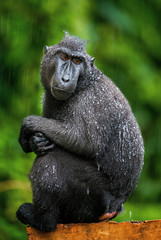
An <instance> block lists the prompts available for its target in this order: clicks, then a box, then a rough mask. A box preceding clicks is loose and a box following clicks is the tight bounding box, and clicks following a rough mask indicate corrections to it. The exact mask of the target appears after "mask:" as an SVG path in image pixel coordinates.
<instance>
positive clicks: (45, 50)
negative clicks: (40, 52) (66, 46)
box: [44, 46, 49, 54]
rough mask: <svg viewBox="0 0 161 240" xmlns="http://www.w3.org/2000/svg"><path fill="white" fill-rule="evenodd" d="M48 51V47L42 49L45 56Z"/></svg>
mask: <svg viewBox="0 0 161 240" xmlns="http://www.w3.org/2000/svg"><path fill="white" fill-rule="evenodd" d="M48 50H49V47H48V46H45V47H44V54H46V53H47V52H48Z"/></svg>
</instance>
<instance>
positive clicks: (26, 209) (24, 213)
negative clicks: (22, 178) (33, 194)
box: [16, 203, 57, 232]
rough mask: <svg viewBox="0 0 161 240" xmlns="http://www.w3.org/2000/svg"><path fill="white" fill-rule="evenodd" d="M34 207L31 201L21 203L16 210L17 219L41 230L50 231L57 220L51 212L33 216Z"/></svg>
mask: <svg viewBox="0 0 161 240" xmlns="http://www.w3.org/2000/svg"><path fill="white" fill-rule="evenodd" d="M33 210H34V208H33V205H32V204H31V203H24V204H22V205H21V206H20V207H19V209H18V210H17V212H16V216H17V218H18V220H19V221H21V222H22V223H23V224H25V225H30V226H31V227H34V228H36V229H37V230H40V231H43V232H51V231H53V230H54V229H55V228H56V225H57V220H56V219H55V218H54V216H53V214H52V215H51V213H44V214H43V215H38V217H37V218H35V215H34V211H33Z"/></svg>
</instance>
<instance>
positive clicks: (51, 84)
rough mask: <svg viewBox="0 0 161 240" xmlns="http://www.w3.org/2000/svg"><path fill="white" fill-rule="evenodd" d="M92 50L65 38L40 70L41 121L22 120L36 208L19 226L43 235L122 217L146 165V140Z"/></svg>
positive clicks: (23, 213)
mask: <svg viewBox="0 0 161 240" xmlns="http://www.w3.org/2000/svg"><path fill="white" fill-rule="evenodd" d="M85 45H86V42H85V41H83V40H81V39H80V38H78V37H75V36H70V35H69V34H66V35H65V37H64V39H63V40H62V41H61V42H60V43H59V44H57V45H54V46H51V47H46V48H45V54H44V57H43V60H42V63H41V82H42V85H43V87H44V100H43V117H39V116H28V117H26V118H25V119H24V121H23V123H22V127H21V131H20V137H19V142H20V144H21V146H22V149H23V150H24V152H26V153H27V152H35V153H36V154H37V157H36V159H35V161H34V164H33V167H32V169H31V171H30V173H29V179H30V181H31V185H32V191H33V203H32V204H31V203H24V204H22V205H21V206H20V207H19V209H18V211H17V217H18V219H19V220H20V221H21V222H22V223H24V224H29V225H31V226H32V227H34V228H36V229H38V230H41V231H45V232H48V231H52V230H54V229H55V228H56V225H57V223H78V222H86V223H90V222H97V221H100V220H105V219H106V220H110V219H112V218H114V217H116V216H117V215H118V214H119V213H120V212H121V211H122V209H123V204H124V203H125V201H126V200H127V198H128V197H129V195H130V194H131V193H132V192H133V190H134V188H135V186H136V184H137V182H138V179H139V175H140V172H141V169H142V165H143V155H144V147H143V139H142V136H141V132H140V129H139V126H138V124H137V122H136V120H135V117H134V116H133V113H132V111H131V108H130V106H129V103H128V101H127V100H126V98H125V97H124V96H123V94H122V93H121V92H120V90H119V89H118V88H117V87H116V86H115V85H114V83H113V82H112V81H111V80H110V79H109V78H108V77H106V76H105V75H104V74H103V73H102V72H101V71H100V70H99V69H97V68H96V67H95V65H94V58H92V57H90V56H89V55H88V54H87V53H86V50H85Z"/></svg>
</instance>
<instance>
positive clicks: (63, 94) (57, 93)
mask: <svg viewBox="0 0 161 240" xmlns="http://www.w3.org/2000/svg"><path fill="white" fill-rule="evenodd" d="M51 92H52V95H53V97H54V98H56V99H57V100H66V99H68V98H69V97H70V96H71V95H72V93H73V91H67V90H64V89H62V88H58V87H52V88H51Z"/></svg>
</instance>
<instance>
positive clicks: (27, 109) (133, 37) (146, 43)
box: [0, 0, 161, 240]
mask: <svg viewBox="0 0 161 240" xmlns="http://www.w3.org/2000/svg"><path fill="white" fill-rule="evenodd" d="M160 24H161V0H130V1H124V0H117V1H114V0H113V1H112V0H109V1H108V0H88V1H87V0H77V1H74V0H60V1H59V0H53V1H52V0H46V1H45V0H44V1H40V0H25V1H21V0H17V1H12V0H4V1H3V0H1V1H0V239H1V240H3V239H4V240H8V239H9V240H10V239H13V240H19V239H21V240H22V239H27V236H26V232H25V226H23V225H22V224H20V223H19V222H18V221H17V219H16V217H15V212H16V210H17V208H18V207H19V205H20V204H22V203H23V202H26V201H31V199H32V195H31V190H30V185H29V182H28V180H27V177H26V175H27V173H28V172H29V169H30V168H31V166H32V163H33V159H34V154H25V153H23V151H22V149H21V147H20V145H19V144H18V135H19V130H20V126H21V122H22V120H23V118H24V117H25V116H27V115H30V114H37V115H40V114H41V103H40V102H41V94H42V88H41V85H40V80H39V79H40V77H39V70H40V61H41V58H42V56H43V48H44V46H45V45H53V44H56V43H58V42H59V41H60V40H61V39H62V37H63V35H64V33H63V31H64V30H66V31H69V33H70V34H72V35H78V36H80V37H81V38H83V39H88V40H89V43H88V45H87V51H88V53H89V54H90V55H91V56H95V58H96V66H97V67H99V68H100V69H101V70H102V71H103V72H104V73H105V74H106V75H108V76H109V77H110V78H112V79H113V81H114V82H115V83H116V85H117V86H118V87H119V88H120V89H121V90H122V92H123V93H124V94H125V96H126V97H127V98H128V100H129V102H130V104H131V106H132V109H133V112H134V114H135V116H136V118H137V120H138V122H139V125H140V127H141V130H142V133H143V137H144V142H145V164H144V168H143V171H142V174H141V178H140V180H139V184H138V187H137V188H136V190H135V191H134V193H133V195H132V196H131V198H130V199H129V200H128V202H127V203H126V204H125V206H124V207H125V211H124V212H123V213H122V214H121V215H120V216H119V217H117V218H116V219H115V220H116V221H129V220H150V219H159V218H161V27H160Z"/></svg>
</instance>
